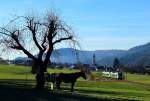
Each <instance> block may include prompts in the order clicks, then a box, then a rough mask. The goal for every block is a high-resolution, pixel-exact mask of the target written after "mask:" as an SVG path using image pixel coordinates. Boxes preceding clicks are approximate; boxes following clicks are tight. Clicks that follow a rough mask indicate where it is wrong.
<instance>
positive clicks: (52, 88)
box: [50, 82, 54, 90]
mask: <svg viewBox="0 0 150 101" xmlns="http://www.w3.org/2000/svg"><path fill="white" fill-rule="evenodd" d="M50 84H51V90H54V84H53V83H52V82H50Z"/></svg>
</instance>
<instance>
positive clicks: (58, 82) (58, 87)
mask: <svg viewBox="0 0 150 101" xmlns="http://www.w3.org/2000/svg"><path fill="white" fill-rule="evenodd" d="M60 84H61V82H60V81H57V82H56V86H57V89H60Z"/></svg>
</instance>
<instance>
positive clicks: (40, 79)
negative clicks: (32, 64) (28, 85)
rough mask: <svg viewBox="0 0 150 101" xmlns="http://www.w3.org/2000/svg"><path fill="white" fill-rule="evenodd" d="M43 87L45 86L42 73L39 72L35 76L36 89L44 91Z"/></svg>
mask: <svg viewBox="0 0 150 101" xmlns="http://www.w3.org/2000/svg"><path fill="white" fill-rule="evenodd" d="M44 85H45V76H44V71H41V72H39V73H37V74H36V89H38V90H42V89H44Z"/></svg>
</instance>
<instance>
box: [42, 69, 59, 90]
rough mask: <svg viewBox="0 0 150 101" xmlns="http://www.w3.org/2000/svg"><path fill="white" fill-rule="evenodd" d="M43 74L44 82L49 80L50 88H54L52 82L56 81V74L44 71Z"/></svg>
mask: <svg viewBox="0 0 150 101" xmlns="http://www.w3.org/2000/svg"><path fill="white" fill-rule="evenodd" d="M44 76H45V81H46V82H50V85H51V90H54V84H55V83H56V77H57V74H56V73H52V74H50V73H48V72H46V73H44Z"/></svg>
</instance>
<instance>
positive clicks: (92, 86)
mask: <svg viewBox="0 0 150 101" xmlns="http://www.w3.org/2000/svg"><path fill="white" fill-rule="evenodd" d="M48 71H49V72H51V73H53V72H57V73H58V72H67V73H68V72H76V71H77V70H71V69H62V70H58V69H48ZM93 75H95V77H97V78H99V79H98V80H96V81H95V80H93V81H91V80H83V79H78V81H77V82H76V84H75V91H74V92H73V93H70V84H65V83H63V84H62V86H61V87H62V90H61V91H57V90H54V91H50V89H49V85H48V84H46V88H45V90H44V91H36V90H34V86H35V75H33V74H31V73H30V68H29V67H25V66H15V65H0V101H17V100H18V101H20V100H21V101H49V100H51V101H52V100H55V101H81V100H82V101H112V100H115V101H116V100H117V101H128V100H141V101H149V99H150V76H148V75H138V74H129V73H126V74H125V76H126V78H125V80H122V81H119V80H113V79H106V78H102V77H101V73H100V72H93Z"/></svg>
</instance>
